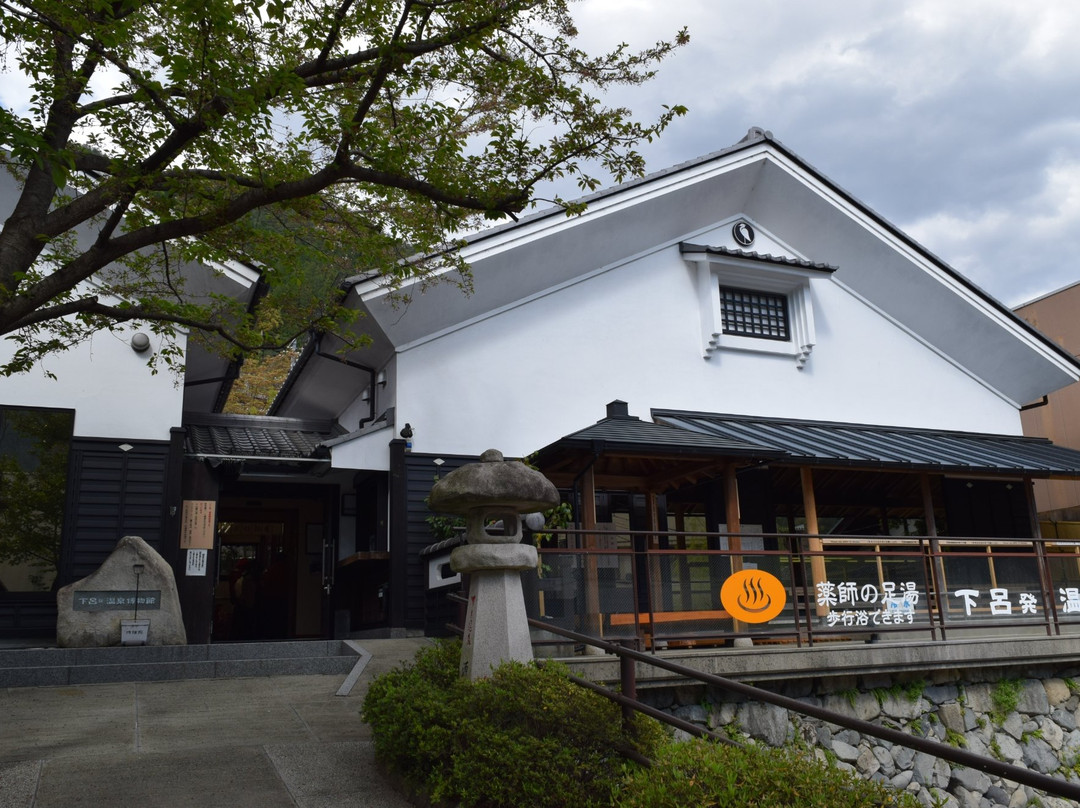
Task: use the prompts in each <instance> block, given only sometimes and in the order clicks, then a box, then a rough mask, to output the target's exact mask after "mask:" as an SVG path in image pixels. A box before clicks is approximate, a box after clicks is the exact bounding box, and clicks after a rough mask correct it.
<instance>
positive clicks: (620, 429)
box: [541, 416, 782, 457]
mask: <svg viewBox="0 0 1080 808" xmlns="http://www.w3.org/2000/svg"><path fill="white" fill-rule="evenodd" d="M601 445H602V446H603V448H604V449H605V450H608V451H619V450H622V451H649V450H654V451H664V452H669V453H670V452H676V453H688V454H723V455H754V456H760V455H761V453H762V447H761V446H759V445H755V444H752V443H747V442H746V441H743V440H740V439H738V438H728V437H724V436H722V435H708V434H703V433H700V432H692V431H690V430H686V429H678V428H676V427H672V426H668V425H666V424H658V423H652V422H651V421H642V420H640V419H639V418H635V417H630V416H617V417H614V418H605V419H603V420H602V421H598V422H597V423H595V424H593V425H592V426H588V427H585V429H582V430H580V431H578V432H574V433H573V434H570V435H567V436H566V437H564V438H562V439H561V440H559V441H558V442H557V443H556V444H553V446H560V447H564V448H574V447H592V446H601ZM541 451H544V450H541ZM778 454H782V452H781V453H778V452H776V451H766V452H765V455H766V456H769V457H775V456H776V455H778Z"/></svg>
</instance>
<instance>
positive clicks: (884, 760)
mask: <svg viewBox="0 0 1080 808" xmlns="http://www.w3.org/2000/svg"><path fill="white" fill-rule="evenodd" d="M871 751H872V752H873V753H874V757H876V758H877V760H878V763H879V764H881V770H882V771H885V772H888V773H889V774H892V773H893V772H894V771H896V764H895V763H893V756H892V752H891V751H890V750H888V749H886V748H885V747H884V746H874V747H873V748H872V749H871Z"/></svg>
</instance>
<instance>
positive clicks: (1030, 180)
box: [575, 0, 1080, 306]
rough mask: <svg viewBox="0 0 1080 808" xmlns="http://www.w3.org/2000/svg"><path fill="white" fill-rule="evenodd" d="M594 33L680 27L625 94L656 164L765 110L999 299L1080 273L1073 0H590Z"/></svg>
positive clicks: (841, 179) (808, 155)
mask: <svg viewBox="0 0 1080 808" xmlns="http://www.w3.org/2000/svg"><path fill="white" fill-rule="evenodd" d="M575 8H576V11H575V15H576V18H577V19H578V20H579V22H580V27H581V32H582V41H583V42H584V43H587V44H588V45H589V47H590V49H596V48H599V47H601V46H604V47H606V46H609V45H611V44H614V43H617V42H619V41H627V42H629V43H631V44H635V45H645V44H648V43H650V42H652V41H654V40H655V39H657V38H659V37H661V36H666V35H668V33H669V32H673V31H674V30H676V29H677V28H678V27H679V26H680V25H686V26H688V27H689V29H690V35H691V44H690V45H689V46H687V47H686V48H684V49H682V50H681V51H680V52H678V53H677V54H676V55H675V56H673V57H672V58H671V59H670V60H669V61H668V62H665V63H664V65H663V66H662V67H661V69H660V74H659V76H658V77H657V78H656V79H655V80H654V81H653V82H652V84H651V85H649V86H647V87H644V88H634V89H633V90H631V91H630V92H629V93H628V94H626V95H625V96H623V99H624V100H625V102H626V103H627V104H628V105H630V106H632V107H633V108H635V109H639V110H641V111H642V113H644V112H645V111H647V110H652V109H656V108H657V107H658V105H659V104H662V103H681V104H685V105H686V106H688V107H689V108H690V112H689V114H688V115H687V116H686V117H685V118H682V119H680V120H678V121H677V122H676V123H674V124H673V125H672V128H671V129H669V130H668V132H666V133H665V134H664V136H663V137H662V138H661V139H660V140H659V141H658V142H657V143H656V144H654V145H652V146H650V147H649V148H648V149H647V151H646V155H647V158H648V161H649V169H650V170H658V169H662V168H665V167H667V166H670V165H674V164H675V163H678V162H681V161H683V160H687V159H690V158H693V157H697V156H700V155H703V154H707V153H709V152H711V151H715V150H717V149H720V148H723V147H725V146H728V145H731V144H732V143H735V142H736V141H738V140H739V139H740V138H741V137H742V136H743V135H744V134H745V133H746V130H747V129H748V128H749V127H750V126H760V127H762V128H765V129H769V130H771V131H772V133H773V135H774V136H775V137H776V138H777V139H778V140H780V141H781V142H782V143H784V144H785V145H786V146H787V147H788V148H790V149H791V150H792V151H794V152H795V153H796V154H798V155H799V156H800V157H802V158H803V159H804V160H806V161H807V162H808V163H810V164H811V165H812V166H814V167H815V168H817V169H818V170H820V171H822V172H823V173H824V174H825V175H826V176H828V177H829V178H830V179H832V180H833V181H834V182H835V183H836V184H838V185H839V186H840V187H842V188H844V189H845V190H847V191H848V192H850V193H851V194H853V195H854V196H855V197H856V198H858V199H860V200H861V201H862V202H864V203H865V204H867V205H869V206H870V207H871V208H873V209H874V210H875V211H876V212H877V213H879V214H880V215H882V216H884V217H885V218H886V219H887V220H889V221H891V222H892V223H893V224H895V225H897V226H898V227H900V228H901V229H903V230H905V231H906V232H908V233H909V234H910V235H912V236H913V237H914V238H915V239H916V240H918V241H919V242H921V243H922V244H923V245H924V246H925V247H927V248H928V249H929V250H930V251H931V252H933V253H935V254H936V255H937V256H938V257H940V258H942V259H943V260H945V261H946V262H948V263H949V264H950V265H952V266H953V267H954V268H955V269H957V270H959V271H960V272H962V273H963V274H964V275H966V276H967V277H968V278H970V279H971V280H972V281H973V282H974V283H975V284H977V285H978V286H980V287H982V288H983V289H985V290H986V291H988V292H989V293H990V294H992V295H994V296H995V297H997V298H998V299H1000V300H1001V301H1002V302H1004V303H1006V304H1008V305H1010V306H1015V305H1017V304H1019V303H1023V302H1025V301H1027V300H1030V299H1031V298H1034V297H1036V296H1038V295H1041V294H1044V293H1046V292H1049V291H1052V290H1054V289H1058V288H1060V287H1062V286H1066V285H1068V284H1071V283H1073V282H1075V281H1080V3H1077V2H1075V0H1044V1H1043V2H1041V3H1039V4H1027V3H1018V2H1015V0H813V2H804V1H803V0H755V2H753V3H746V2H734V1H733V0H585V2H583V3H581V4H579V5H577V6H576V7H575Z"/></svg>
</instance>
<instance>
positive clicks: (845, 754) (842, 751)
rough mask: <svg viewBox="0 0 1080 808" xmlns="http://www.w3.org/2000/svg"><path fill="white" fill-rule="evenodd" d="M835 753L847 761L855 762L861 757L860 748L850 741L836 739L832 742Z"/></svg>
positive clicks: (840, 758)
mask: <svg viewBox="0 0 1080 808" xmlns="http://www.w3.org/2000/svg"><path fill="white" fill-rule="evenodd" d="M831 748H832V751H833V754H835V755H836V757H837V758H838V759H839V760H842V761H843V762H845V763H854V762H855V761H856V760H858V759H859V749H858V747H856V746H852V745H851V744H849V743H845V742H844V741H841V740H836V739H834V740H833V742H832V747H831Z"/></svg>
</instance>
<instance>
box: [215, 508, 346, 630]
mask: <svg viewBox="0 0 1080 808" xmlns="http://www.w3.org/2000/svg"><path fill="white" fill-rule="evenodd" d="M293 490H294V491H295V489H293ZM262 493H264V494H265V493H266V492H265V491H264V492H262ZM326 513H327V509H326V508H325V507H324V500H323V498H311V499H295V498H294V499H279V498H276V497H275V498H270V497H265V499H264V498H261V497H260V498H258V499H255V498H245V497H228V496H225V497H222V499H221V500H220V502H219V506H218V524H217V535H218V542H219V552H218V575H217V582H216V585H215V589H214V625H213V640H214V641H215V642H244V641H257V640H263V641H265V640H287V639H301V638H317V637H325V636H327V635H328V631H329V628H330V627H329V621H328V619H327V613H328V605H327V604H328V595H329V592H328V589H329V587H328V583H329V582H330V581H331V580H332V573H331V574H330V575H328V574H327V571H326V567H325V564H326V559H327V558H329V559H331V564H332V560H333V558H334V548H333V541H332V540H330V539H328V537H330V536H333V535H334V534H333V529H332V526H330V525H327V523H326V518H325V515H326Z"/></svg>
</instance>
